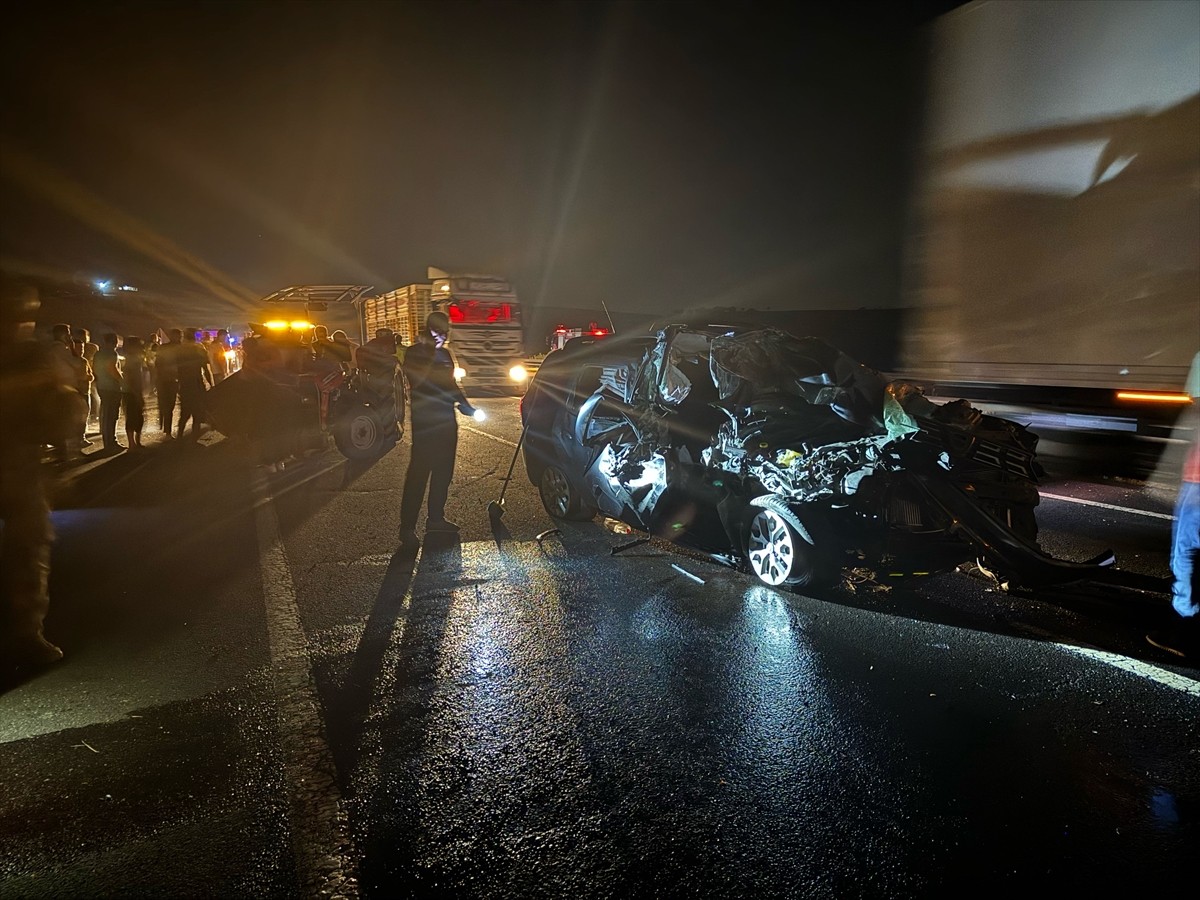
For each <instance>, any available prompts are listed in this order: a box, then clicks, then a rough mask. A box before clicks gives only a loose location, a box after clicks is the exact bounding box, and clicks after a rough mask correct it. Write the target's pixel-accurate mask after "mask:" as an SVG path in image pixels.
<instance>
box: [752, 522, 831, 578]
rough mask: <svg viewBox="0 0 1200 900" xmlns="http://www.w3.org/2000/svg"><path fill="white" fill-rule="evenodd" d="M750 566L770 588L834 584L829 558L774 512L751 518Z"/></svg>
mask: <svg viewBox="0 0 1200 900" xmlns="http://www.w3.org/2000/svg"><path fill="white" fill-rule="evenodd" d="M746 564H747V566H748V567H749V569H750V571H751V572H752V573H753V574H754V575H755V577H757V578H758V580H759V581H761V582H762V583H763V584H766V585H768V586H770V587H781V588H797V587H817V586H824V585H827V584H828V583H829V582H830V581H831V580H832V575H831V566H830V565H829V563H828V561H827V560H826V558H825V555H824V554H823V553H821V552H820V551H819V550H818V549H817V548H816V547H814V546H813V545H812V543H810V542H809V540H808V539H807V538H806V537H805V536H804V535H802V534H801V533H800V532H799V531H797V530H796V529H795V527H793V526H792V524H791V523H790V522H788V521H787V519H785V518H784V517H783V516H782V515H780V514H779V513H778V512H776V511H775V510H773V509H765V508H763V509H756V510H754V511H753V515H751V516H750V520H749V522H748V524H747V526H746Z"/></svg>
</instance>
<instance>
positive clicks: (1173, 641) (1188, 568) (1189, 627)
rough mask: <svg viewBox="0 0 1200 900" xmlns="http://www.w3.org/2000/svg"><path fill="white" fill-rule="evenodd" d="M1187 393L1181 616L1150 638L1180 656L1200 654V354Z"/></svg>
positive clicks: (1179, 505)
mask: <svg viewBox="0 0 1200 900" xmlns="http://www.w3.org/2000/svg"><path fill="white" fill-rule="evenodd" d="M1187 392H1188V394H1189V395H1190V396H1191V398H1192V403H1191V405H1190V406H1189V407H1188V408H1187V409H1186V410H1185V411H1184V413H1183V418H1184V420H1185V421H1184V422H1183V424H1184V425H1185V426H1188V427H1190V429H1191V432H1192V440H1191V443H1190V445H1189V446H1188V449H1187V456H1186V458H1185V459H1184V463H1183V472H1182V477H1181V478H1180V480H1179V496H1178V497H1177V498H1176V500H1175V521H1174V522H1173V523H1172V525H1171V573H1172V574H1173V575H1174V576H1175V582H1174V584H1173V585H1172V586H1171V606H1172V607H1173V608H1174V610H1175V612H1176V613H1177V614H1178V615H1179V616H1180V618H1179V619H1177V620H1176V622H1175V623H1174V625H1173V627H1172V628H1170V629H1168V630H1166V631H1152V632H1150V634H1148V635H1146V640H1147V641H1149V642H1150V643H1151V644H1153V645H1154V646H1155V647H1158V648H1159V649H1160V650H1166V651H1167V652H1168V653H1173V654H1175V655H1176V656H1182V657H1186V658H1188V659H1193V658H1196V657H1200V353H1197V354H1196V355H1195V356H1194V357H1193V358H1192V368H1191V371H1190V372H1188V378H1187Z"/></svg>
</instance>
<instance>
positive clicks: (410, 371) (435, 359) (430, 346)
mask: <svg viewBox="0 0 1200 900" xmlns="http://www.w3.org/2000/svg"><path fill="white" fill-rule="evenodd" d="M449 337H450V318H449V317H448V316H447V315H446V314H445V313H444V312H432V313H430V314H429V317H428V318H427V319H426V320H425V330H424V331H423V332H422V333H421V335H420V337H419V339H418V341H417V343H415V344H413V346H412V347H410V348H408V351H407V353H406V354H405V356H404V374H405V376H406V377H407V378H408V388H409V394H410V404H409V408H410V409H411V410H412V456H411V458H410V459H409V462H408V473H407V474H406V475H405V476H404V496H403V499H401V501H400V543H401V544H402V545H405V546H409V547H415V546H416V545H417V544H418V543H419V541H418V539H417V531H416V525H417V516H418V514H419V513H420V511H421V501H422V500H423V499H425V488H426V485H427V484H428V487H429V506H428V510H429V517H428V520H427V521H426V523H425V531H426V533H429V532H442V533H456V532H457V531H458V526H457V525H455V524H454V523H453V522H448V521H447V520H446V497H447V495H448V494H449V492H450V480H451V479H452V478H453V477H454V457H455V454H456V453H457V451H458V420H457V419H456V418H455V414H454V413H455V410H456V409H457V410H458V411H459V412H461V413H462V414H463V415H466V416H471V417H472V418H475V419H482V418H483V412H482V410H477V409H475V407H473V406H471V404H470V403H468V402H467V398H466V395H464V394H463V392H462V388H460V387H459V386H458V382H457V381H456V380H455V379H454V357H453V356H451V355H450V350H449V348H448V347H447V346H446V341H447V340H448V339H449Z"/></svg>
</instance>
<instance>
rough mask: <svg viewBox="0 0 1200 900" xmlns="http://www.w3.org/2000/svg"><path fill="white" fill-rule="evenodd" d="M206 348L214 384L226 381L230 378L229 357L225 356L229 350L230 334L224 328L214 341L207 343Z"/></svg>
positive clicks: (219, 331) (214, 337) (218, 332)
mask: <svg viewBox="0 0 1200 900" xmlns="http://www.w3.org/2000/svg"><path fill="white" fill-rule="evenodd" d="M204 348H205V350H207V351H208V365H209V368H211V369H212V376H213V384H216V383H217V382H218V381H224V380H225V379H226V378H227V377H228V376H229V357H228V356H226V355H225V354H226V352H228V350H229V332H228V331H226V330H225V329H224V328H221V329H219V330H218V331H217V333H216V334H215V335H214V336H213V338H212V340H209V341H206V342H205V344H204Z"/></svg>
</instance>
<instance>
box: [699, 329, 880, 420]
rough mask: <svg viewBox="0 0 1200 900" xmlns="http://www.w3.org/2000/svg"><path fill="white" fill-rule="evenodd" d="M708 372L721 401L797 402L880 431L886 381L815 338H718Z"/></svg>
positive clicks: (771, 334) (779, 334)
mask: <svg viewBox="0 0 1200 900" xmlns="http://www.w3.org/2000/svg"><path fill="white" fill-rule="evenodd" d="M709 372H710V374H711V376H712V380H713V383H714V384H715V385H716V386H717V390H718V392H719V393H720V397H721V399H722V400H723V401H732V402H734V403H736V404H739V405H746V406H749V405H751V404H753V403H755V402H757V401H759V400H762V399H764V398H768V397H771V398H778V397H780V396H781V395H782V396H785V397H788V396H790V397H799V398H801V399H803V400H805V401H807V402H808V403H811V404H813V405H814V406H831V407H833V408H834V409H835V410H836V411H837V412H838V414H839V415H841V416H843V418H848V419H851V420H852V421H856V422H860V423H861V424H863V425H868V424H870V425H875V426H881V425H882V418H881V417H882V414H883V408H884V388H885V387H886V384H887V382H886V380H885V379H884V378H883V376H882V375H880V374H879V373H878V372H876V371H875V370H873V369H869V368H867V367H866V366H864V365H862V364H861V363H859V362H856V361H855V360H853V359H851V358H850V357H849V356H847V355H846V354H844V353H842V352H841V351H840V350H838V349H836V348H835V347H832V346H830V345H829V344H827V343H825V342H824V341H822V340H821V339H819V338H814V337H795V336H794V335H790V334H788V333H787V332H784V331H780V330H779V329H776V328H764V329H760V330H757V331H749V332H743V333H741V334H725V335H720V336H718V337H714V338H713V339H712V342H711V345H710V348H709Z"/></svg>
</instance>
